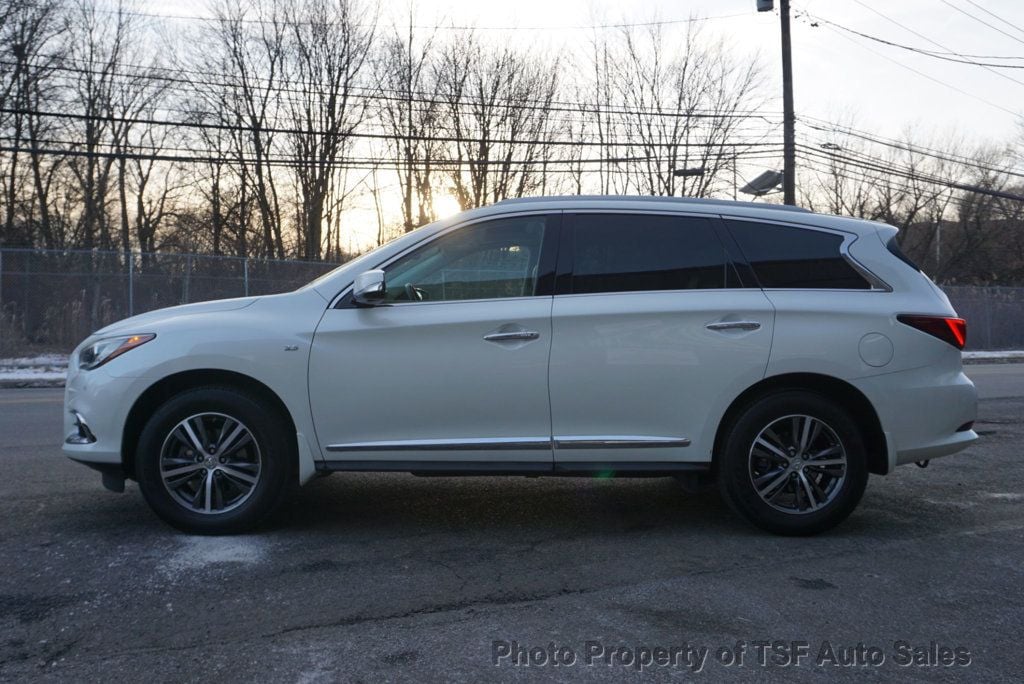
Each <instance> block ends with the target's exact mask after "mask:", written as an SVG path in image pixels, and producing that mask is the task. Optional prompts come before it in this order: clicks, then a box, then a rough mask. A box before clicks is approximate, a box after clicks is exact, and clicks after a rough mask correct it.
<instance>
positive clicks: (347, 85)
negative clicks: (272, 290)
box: [286, 0, 376, 259]
mask: <svg viewBox="0 0 1024 684" xmlns="http://www.w3.org/2000/svg"><path fill="white" fill-rule="evenodd" d="M286 17H287V21H288V23H289V30H290V36H289V38H290V40H289V42H288V43H287V53H286V54H287V56H288V67H289V68H288V74H289V78H288V82H289V83H290V84H291V86H292V91H293V93H294V94H293V95H292V96H291V97H289V98H287V101H288V109H289V114H290V123H291V125H292V126H293V127H294V128H295V131H294V132H293V133H292V134H291V144H292V146H293V148H294V150H295V157H296V160H295V174H296V177H297V180H298V185H299V190H300V192H301V199H300V202H301V205H300V217H301V218H300V221H299V225H298V233H299V235H298V238H299V255H300V256H301V257H303V258H307V259H319V258H320V257H321V253H322V250H323V221H324V217H325V213H326V212H327V211H328V210H329V209H330V207H328V202H329V199H330V195H331V190H332V186H333V185H334V183H333V181H334V180H336V176H337V175H338V173H339V168H338V167H339V162H340V161H341V159H342V157H343V156H344V155H345V154H346V153H348V151H349V150H350V149H351V140H352V138H351V135H352V133H353V132H354V131H355V129H356V128H357V127H358V126H359V125H360V124H361V123H362V122H363V119H364V116H365V113H366V104H367V102H368V100H367V99H366V98H365V97H359V93H357V92H356V91H357V90H358V89H360V88H361V87H362V85H363V83H362V77H363V76H364V74H365V70H364V67H365V66H366V65H367V61H368V58H369V55H370V48H371V46H372V44H373V39H374V32H375V25H376V22H375V20H374V17H373V16H372V15H371V13H370V12H369V11H368V10H366V9H365V8H364V7H362V6H360V5H359V4H357V2H356V1H355V0H299V1H298V2H296V3H294V4H293V5H291V6H290V7H289V9H288V11H287V15H286ZM295 91H297V92H295ZM335 194H338V193H335Z"/></svg>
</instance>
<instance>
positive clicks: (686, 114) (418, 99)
mask: <svg viewBox="0 0 1024 684" xmlns="http://www.w3.org/2000/svg"><path fill="white" fill-rule="evenodd" d="M0 64H3V65H7V66H20V65H17V64H16V63H14V62H9V61H4V60H0ZM33 66H36V67H37V68H40V69H43V70H48V71H60V72H67V73H78V74H85V75H96V76H107V77H120V78H134V79H145V80H152V81H159V82H165V83H177V84H182V85H191V86H195V85H206V86H210V87H216V88H227V89H239V88H241V87H242V86H241V85H240V84H237V83H232V82H230V81H228V80H225V81H209V80H197V79H189V78H176V77H172V76H157V75H155V74H151V73H139V72H131V71H123V70H121V69H123V68H124V66H131V67H133V68H140V69H147V70H155V71H173V72H175V73H192V74H202V75H204V76H209V75H210V74H209V73H208V72H198V71H195V70H187V69H172V68H171V67H141V66H137V65H113V68H114V69H118V70H117V71H114V70H111V69H106V70H99V69H89V68H86V67H82V66H70V65H33ZM216 76H222V77H224V78H225V79H227V76H226V75H224V74H216ZM256 80H258V81H269V79H263V78H256ZM288 82H289V83H294V82H295V81H293V80H289V81H288ZM308 84H309V85H311V86H314V87H320V88H324V89H325V90H315V89H314V90H301V89H299V88H295V87H289V86H286V85H284V84H283V83H280V84H269V85H268V88H267V90H268V91H270V92H275V93H292V94H299V95H304V96H308V95H311V94H315V95H324V94H325V92H327V86H324V85H323V84H319V85H318V84H314V83H312V82H309V83H308ZM349 91H354V92H349V96H350V97H354V98H359V99H368V100H380V101H388V102H403V103H404V102H415V103H416V104H418V105H419V104H429V105H436V106H452V105H456V106H470V107H471V106H478V105H479V103H478V102H475V101H472V100H468V101H463V100H459V101H456V102H453V101H451V100H449V99H445V98H444V97H443V95H439V94H438V93H436V92H435V93H427V92H425V91H411V92H408V93H404V92H402V91H399V90H395V89H387V88H369V87H358V86H357V87H351V86H350V87H349ZM495 106H499V107H504V108H507V109H525V110H537V111H544V112H565V113H573V114H619V115H625V116H652V117H658V118H693V119H762V120H764V121H765V122H766V123H768V124H772V123H773V122H771V121H770V120H769V119H768V118H767V117H768V116H770V115H773V114H778V112H772V111H763V110H737V111H731V112H712V111H708V110H692V111H687V110H665V109H650V108H634V107H629V106H621V107H620V106H614V107H608V106H604V107H602V106H595V105H593V104H592V103H587V102H570V101H561V100H551V101H550V102H546V101H542V100H531V99H529V98H524V99H522V100H516V101H511V100H506V99H499V100H497V101H495Z"/></svg>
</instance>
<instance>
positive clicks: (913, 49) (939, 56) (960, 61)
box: [807, 14, 1024, 69]
mask: <svg viewBox="0 0 1024 684" xmlns="http://www.w3.org/2000/svg"><path fill="white" fill-rule="evenodd" d="M807 16H808V17H811V18H812V19H813V23H812V24H811V26H817V25H818V23H819V22H820V23H822V24H828V25H829V26H834V27H835V28H837V29H841V30H843V31H846V32H847V33H852V34H854V35H857V36H860V37H861V38H867V39H868V40H873V41H875V42H876V43H881V44H883V45H889V46H891V47H897V48H900V49H901V50H909V51H910V52H913V53H916V54H919V55H925V56H926V57H934V58H935V59H942V60H945V61H947V62H956V63H957V64H971V65H973V66H987V67H996V68H999V69H1024V64H996V63H995V62H976V61H974V60H971V59H958V58H956V57H950V56H948V55H946V54H943V53H939V52H934V51H932V50H922V49H920V48H916V47H913V46H912V45H904V44H902V43H896V42H894V41H891V40H886V39H885V38H879V37H878V36H872V35H870V34H868V33H863V32H861V31H857V30H855V29H852V28H849V27H848V26H843V25H842V24H838V23H836V22H834V21H829V20H828V19H825V18H824V17H819V16H816V15H812V14H808V15H807ZM1022 42H1024V41H1022ZM1007 59H1024V57H1012V58H1007Z"/></svg>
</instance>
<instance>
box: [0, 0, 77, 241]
mask: <svg viewBox="0 0 1024 684" xmlns="http://www.w3.org/2000/svg"><path fill="white" fill-rule="evenodd" d="M63 28H64V27H63V26H62V24H61V22H60V10H59V7H58V5H57V4H56V2H54V1H53V0H38V1H36V2H32V1H30V0H12V1H11V2H10V3H9V4H5V6H4V7H3V8H2V9H0V127H2V128H4V129H6V130H7V137H8V140H9V146H10V151H9V153H8V154H6V155H4V157H3V159H4V161H5V162H6V163H5V164H3V167H2V169H3V176H2V177H3V179H4V181H3V204H4V212H3V225H2V228H3V230H2V231H0V244H4V243H5V242H9V241H11V240H12V239H17V238H15V218H16V214H17V209H18V205H19V203H23V204H24V205H25V215H24V216H23V219H24V221H23V230H22V233H23V236H22V238H21V239H22V240H23V241H25V242H27V243H28V244H32V243H33V242H35V239H36V235H34V234H33V233H34V231H33V229H32V225H33V224H37V225H38V228H39V231H38V232H39V236H38V237H39V238H40V239H41V241H42V242H43V244H46V245H48V246H51V247H52V246H56V245H57V240H56V239H55V237H56V236H55V235H54V233H53V230H52V226H51V224H50V217H49V206H48V184H47V183H46V182H45V171H44V169H43V163H44V162H43V159H42V156H41V153H40V150H39V146H40V136H41V134H42V133H43V131H44V129H46V128H48V127H49V123H48V122H47V121H46V120H45V119H44V117H43V116H42V115H41V114H40V109H41V108H42V105H43V103H44V101H45V100H46V99H49V98H48V96H49V94H50V93H51V91H52V89H53V83H52V80H53V79H52V75H53V66H54V65H55V63H56V57H55V55H56V53H57V50H56V48H57V45H56V43H57V42H58V39H59V36H60V35H61V33H62V31H63ZM23 151H24V153H25V154H26V155H27V156H28V164H29V173H28V178H27V179H26V178H25V177H24V176H23V175H22V173H21V168H20V167H19V164H20V162H21V160H22V156H23ZM23 200H28V201H24V202H23ZM34 209H38V210H39V220H38V221H32V220H31V217H32V214H33V213H34V211H33V210H34Z"/></svg>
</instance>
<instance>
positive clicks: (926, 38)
mask: <svg viewBox="0 0 1024 684" xmlns="http://www.w3.org/2000/svg"><path fill="white" fill-rule="evenodd" d="M853 1H854V2H856V3H857V4H858V5H860V6H861V7H863V8H865V9H868V10H870V11H872V12H874V13H875V14H877V15H878V16H880V17H882V18H883V19H885V20H886V21H888V22H890V23H893V24H895V25H896V26H899V27H900V28H902V29H903V30H904V31H910V32H911V33H913V34H914V35H915V36H917V37H918V38H922V39H924V40H926V41H928V42H929V43H931V44H932V45H934V46H936V47H939V48H942V49H943V50H949V51H950V52H952V53H953V54H954V55H956V56H957V57H961V58H962V57H964V55H963V54H961V53H959V52H956V51H955V50H953V49H952V48H949V47H947V46H945V45H943V44H942V43H940V42H938V41H935V40H932V39H931V38H929V37H928V36H926V35H924V34H923V33H920V32H918V31H915V30H914V29H912V28H910V27H909V26H907V25H906V24H901V23H900V22H898V21H896V20H895V19H893V18H892V17H890V16H888V15H886V14H883V13H882V12H879V11H878V10H876V9H875V8H874V7H871V6H870V5H866V4H865V3H864V2H863V0H853ZM944 1H945V0H944ZM974 63H975V64H977V65H978V66H980V67H981V68H982V69H985V70H986V71H990V72H992V73H993V74H996V75H997V76H999V77H1001V78H1005V79H1006V80H1008V81H1013V82H1014V83H1016V84H1017V85H1021V86H1024V81H1020V80H1017V79H1016V78H1013V77H1012V76H1008V75H1007V74H1004V73H1002V72H999V71H996V70H994V69H992V67H988V66H985V65H983V64H978V63H977V62H974Z"/></svg>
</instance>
